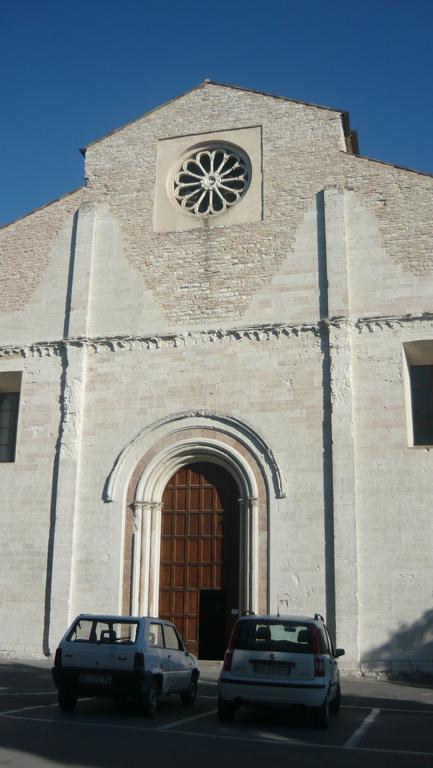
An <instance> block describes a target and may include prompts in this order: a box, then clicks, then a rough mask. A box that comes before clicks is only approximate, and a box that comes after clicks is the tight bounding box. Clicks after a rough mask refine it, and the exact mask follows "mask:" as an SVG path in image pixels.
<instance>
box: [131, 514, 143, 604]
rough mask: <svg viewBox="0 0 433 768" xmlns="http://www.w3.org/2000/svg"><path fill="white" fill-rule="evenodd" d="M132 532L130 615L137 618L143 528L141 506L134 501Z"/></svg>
mask: <svg viewBox="0 0 433 768" xmlns="http://www.w3.org/2000/svg"><path fill="white" fill-rule="evenodd" d="M133 507H134V530H133V534H132V575H131V582H132V583H131V613H132V615H133V616H137V615H138V613H139V600H140V572H141V540H142V535H143V534H142V527H143V509H142V507H143V504H142V502H140V501H135V502H134V504H133Z"/></svg>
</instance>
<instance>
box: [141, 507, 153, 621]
mask: <svg viewBox="0 0 433 768" xmlns="http://www.w3.org/2000/svg"><path fill="white" fill-rule="evenodd" d="M141 504H142V508H143V519H142V526H141V568H140V574H139V583H140V591H139V595H140V597H139V614H140V616H147V615H149V614H150V610H149V594H150V586H149V583H150V561H151V558H150V548H151V532H152V504H151V503H150V502H148V501H143V502H141Z"/></svg>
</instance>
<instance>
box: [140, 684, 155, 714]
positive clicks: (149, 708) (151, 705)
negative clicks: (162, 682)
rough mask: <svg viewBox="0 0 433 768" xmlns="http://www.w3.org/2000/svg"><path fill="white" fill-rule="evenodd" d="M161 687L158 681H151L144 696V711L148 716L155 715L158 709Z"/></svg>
mask: <svg viewBox="0 0 433 768" xmlns="http://www.w3.org/2000/svg"><path fill="white" fill-rule="evenodd" d="M158 699H159V687H158V685H157V683H151V684H150V685H149V687H148V689H147V690H146V692H145V693H144V694H143V696H142V705H143V711H144V714H145V715H146V717H153V716H154V714H155V712H156V710H157V709H158Z"/></svg>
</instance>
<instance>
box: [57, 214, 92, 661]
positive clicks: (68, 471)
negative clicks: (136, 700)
mask: <svg viewBox="0 0 433 768" xmlns="http://www.w3.org/2000/svg"><path fill="white" fill-rule="evenodd" d="M95 230H96V209H95V206H94V205H93V204H85V205H83V206H82V207H81V208H80V210H79V212H78V215H77V216H76V228H75V230H74V235H75V237H73V247H72V254H71V264H70V270H69V286H68V296H67V305H66V310H65V324H64V332H65V340H64V342H63V370H62V380H61V391H60V423H59V436H58V441H57V452H56V459H55V466H54V472H53V488H52V504H51V530H50V540H49V547H48V549H49V551H48V567H47V572H48V574H49V576H48V577H47V587H46V610H45V627H44V652H45V653H47V654H49V653H52V651H53V649H54V648H55V647H56V645H57V643H58V641H59V639H60V637H61V636H62V635H63V633H64V632H65V629H66V628H67V626H68V624H69V623H70V621H71V618H72V616H71V612H72V608H73V587H74V563H75V552H74V540H75V525H76V518H77V514H78V506H79V481H80V456H81V440H82V427H83V409H84V397H85V386H86V356H87V353H86V348H85V345H83V344H80V343H77V342H73V341H69V339H72V338H73V337H74V338H80V337H84V336H86V334H87V329H88V318H89V305H90V292H91V265H92V258H93V252H94V247H95Z"/></svg>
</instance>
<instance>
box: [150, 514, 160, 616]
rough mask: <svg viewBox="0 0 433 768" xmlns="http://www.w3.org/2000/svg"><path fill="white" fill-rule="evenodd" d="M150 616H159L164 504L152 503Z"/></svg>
mask: <svg viewBox="0 0 433 768" xmlns="http://www.w3.org/2000/svg"><path fill="white" fill-rule="evenodd" d="M150 506H151V513H152V518H151V519H152V522H151V532H150V579H149V615H151V616H158V614H159V566H160V560H161V516H162V502H152V503H151V505H150Z"/></svg>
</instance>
